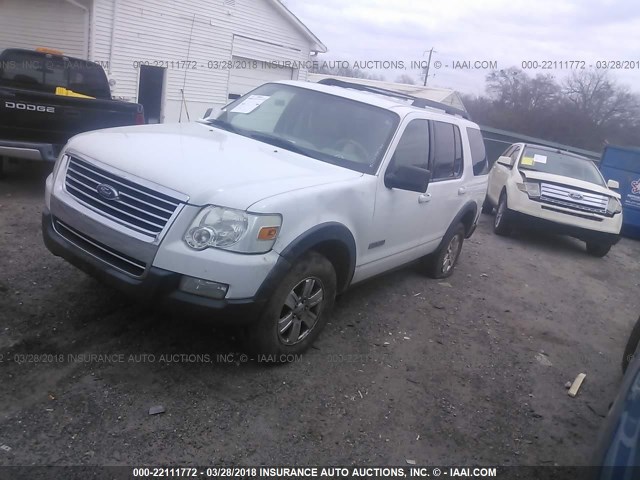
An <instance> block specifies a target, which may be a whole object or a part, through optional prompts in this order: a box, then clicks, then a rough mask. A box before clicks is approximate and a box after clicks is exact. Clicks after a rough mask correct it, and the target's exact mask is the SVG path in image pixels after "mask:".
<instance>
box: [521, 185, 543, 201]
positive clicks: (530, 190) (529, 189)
mask: <svg viewBox="0 0 640 480" xmlns="http://www.w3.org/2000/svg"><path fill="white" fill-rule="evenodd" d="M516 186H517V187H518V190H520V191H521V192H524V193H526V194H527V195H529V198H540V184H539V183H536V182H524V183H518V184H516Z"/></svg>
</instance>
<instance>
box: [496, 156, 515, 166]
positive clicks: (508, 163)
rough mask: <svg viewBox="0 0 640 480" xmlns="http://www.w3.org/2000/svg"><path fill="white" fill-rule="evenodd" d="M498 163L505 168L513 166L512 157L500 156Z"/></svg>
mask: <svg viewBox="0 0 640 480" xmlns="http://www.w3.org/2000/svg"><path fill="white" fill-rule="evenodd" d="M496 162H497V163H499V164H500V165H504V166H505V167H511V166H513V159H512V158H511V157H505V156H504V155H500V156H499V157H498V160H496Z"/></svg>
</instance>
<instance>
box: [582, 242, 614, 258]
mask: <svg viewBox="0 0 640 480" xmlns="http://www.w3.org/2000/svg"><path fill="white" fill-rule="evenodd" d="M609 250H611V245H610V244H608V243H597V242H587V253H588V254H589V255H593V256H594V257H599V258H602V257H604V256H605V255H606V254H607V253H609Z"/></svg>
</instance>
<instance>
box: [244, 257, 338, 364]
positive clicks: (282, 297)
mask: <svg viewBox="0 0 640 480" xmlns="http://www.w3.org/2000/svg"><path fill="white" fill-rule="evenodd" d="M336 283H337V282H336V272H335V269H334V268H333V265H332V264H331V262H329V260H327V259H326V258H325V257H324V256H322V255H320V254H319V253H316V252H309V253H307V254H306V255H304V256H303V257H302V258H301V259H300V260H299V261H298V262H297V263H296V264H295V265H294V266H293V268H292V269H291V270H290V271H289V273H288V274H287V275H286V276H285V278H284V279H283V280H282V283H281V284H280V285H279V286H278V287H277V288H276V290H275V292H274V294H273V295H272V297H271V300H269V302H268V304H267V306H266V308H265V310H264V312H263V314H262V315H261V317H260V319H259V321H258V323H257V324H255V325H253V326H251V327H250V330H249V331H248V336H249V341H250V346H251V348H252V350H254V351H256V352H257V353H260V354H267V355H270V356H273V361H274V362H277V363H280V362H284V361H287V359H286V356H287V355H290V354H294V355H295V354H299V353H302V352H304V351H305V350H307V349H308V348H309V347H310V346H311V344H312V343H313V341H314V340H315V338H316V337H317V336H318V334H319V333H320V330H322V328H323V327H324V325H325V323H326V322H327V317H328V315H329V313H330V311H331V308H332V307H333V303H334V301H335V297H336ZM283 358H284V360H283Z"/></svg>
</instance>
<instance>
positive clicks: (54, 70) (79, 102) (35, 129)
mask: <svg viewBox="0 0 640 480" xmlns="http://www.w3.org/2000/svg"><path fill="white" fill-rule="evenodd" d="M56 92H58V93H57V94H56ZM142 123H144V111H143V108H142V105H138V104H137V103H129V102H122V101H116V100H112V99H111V89H110V86H109V82H108V80H107V76H106V75H105V72H104V70H103V69H102V67H101V66H100V65H99V64H97V63H94V62H89V61H87V60H81V59H78V58H72V57H67V56H64V55H62V54H58V53H51V52H50V51H49V52H47V51H33V50H22V49H13V48H12V49H7V50H4V51H2V52H1V53H0V174H1V173H2V157H8V158H17V159H26V160H41V161H51V162H53V161H55V159H56V157H57V156H58V153H59V152H60V150H61V148H62V147H63V146H64V145H65V144H66V143H67V140H69V138H71V137H72V136H74V135H76V134H78V133H81V132H86V131H89V130H97V129H100V128H107V127H118V126H124V125H136V124H142Z"/></svg>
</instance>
